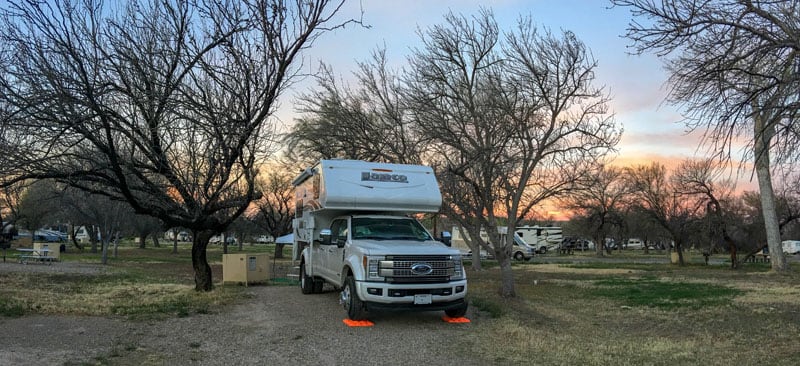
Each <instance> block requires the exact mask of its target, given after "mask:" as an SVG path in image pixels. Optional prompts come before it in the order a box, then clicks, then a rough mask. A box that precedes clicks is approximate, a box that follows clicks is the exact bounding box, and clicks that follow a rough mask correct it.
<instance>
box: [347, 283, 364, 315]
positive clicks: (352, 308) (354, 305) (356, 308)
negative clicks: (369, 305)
mask: <svg viewBox="0 0 800 366" xmlns="http://www.w3.org/2000/svg"><path fill="white" fill-rule="evenodd" d="M342 305H343V306H344V310H345V311H347V317H348V318H350V319H351V320H363V319H364V315H365V312H366V311H365V310H364V303H362V302H361V299H359V298H358V292H357V291H356V281H355V280H354V279H353V276H347V278H346V279H345V280H344V288H342Z"/></svg>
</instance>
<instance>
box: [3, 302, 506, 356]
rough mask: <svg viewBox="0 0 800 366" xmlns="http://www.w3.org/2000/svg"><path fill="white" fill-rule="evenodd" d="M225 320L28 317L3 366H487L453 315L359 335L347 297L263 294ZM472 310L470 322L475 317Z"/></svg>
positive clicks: (8, 344)
mask: <svg viewBox="0 0 800 366" xmlns="http://www.w3.org/2000/svg"><path fill="white" fill-rule="evenodd" d="M246 293H247V295H248V299H247V300H246V301H245V302H244V303H243V304H241V305H236V306H231V307H230V308H229V309H225V310H223V311H221V312H219V313H217V314H201V315H193V316H191V317H186V318H175V319H169V320H166V321H158V322H155V321H152V322H134V321H126V320H122V319H115V318H97V317H61V316H32V317H31V316H27V317H22V318H18V319H9V318H0V365H64V364H67V365H71V364H111V365H187V364H191V365H255V364H265V365H364V364H391V365H396V364H420V363H425V364H431V365H446V364H458V365H485V364H488V363H490V362H487V361H486V360H482V359H480V358H476V357H475V356H474V355H470V354H469V353H470V352H469V348H470V347H469V346H468V345H467V344H466V342H465V341H464V335H465V334H467V333H469V332H472V331H473V328H474V327H475V326H476V324H477V323H475V320H473V323H472V324H448V323H445V322H443V321H442V320H441V317H442V315H443V312H426V313H382V314H375V315H374V316H371V317H370V318H371V319H372V320H373V321H374V323H375V325H374V326H372V327H363V328H350V327H348V326H346V325H345V324H344V323H343V322H342V319H343V318H344V311H343V310H342V309H341V307H340V306H339V305H338V301H337V297H338V293H337V292H334V291H328V292H325V293H323V294H317V295H302V294H301V293H300V289H299V288H297V287H293V286H292V287H288V286H253V287H250V288H248V289H247V291H246ZM471 315H472V312H470V313H469V314H468V316H471Z"/></svg>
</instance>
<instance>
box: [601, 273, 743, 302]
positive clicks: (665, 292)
mask: <svg viewBox="0 0 800 366" xmlns="http://www.w3.org/2000/svg"><path fill="white" fill-rule="evenodd" d="M594 284H595V285H596V286H598V288H597V289H595V290H593V291H592V293H593V294H595V295H598V296H604V297H608V298H611V299H615V300H618V301H621V302H623V303H624V304H626V305H629V306H647V307H655V308H661V309H665V310H666V309H675V308H683V307H689V308H695V309H697V308H702V307H707V306H718V305H723V304H727V303H730V301H731V300H732V299H733V298H734V297H735V296H737V295H741V294H742V293H743V291H740V290H737V289H733V288H729V287H725V286H720V285H713V284H708V283H689V282H673V281H661V280H658V279H656V278H655V277H646V278H641V279H627V278H611V279H606V280H599V281H595V282H594Z"/></svg>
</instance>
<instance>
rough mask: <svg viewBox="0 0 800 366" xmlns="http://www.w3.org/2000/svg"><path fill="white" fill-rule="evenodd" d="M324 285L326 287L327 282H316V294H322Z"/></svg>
mask: <svg viewBox="0 0 800 366" xmlns="http://www.w3.org/2000/svg"><path fill="white" fill-rule="evenodd" d="M323 285H325V281H323V280H322V279H321V278H318V279H316V280H314V293H315V294H321V293H322V286H323Z"/></svg>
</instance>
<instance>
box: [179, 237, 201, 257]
mask: <svg viewBox="0 0 800 366" xmlns="http://www.w3.org/2000/svg"><path fill="white" fill-rule="evenodd" d="M206 245H208V243H206ZM192 250H194V244H193V245H192ZM172 254H178V236H177V235H175V237H174V238H173V239H172ZM192 257H194V254H192Z"/></svg>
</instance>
